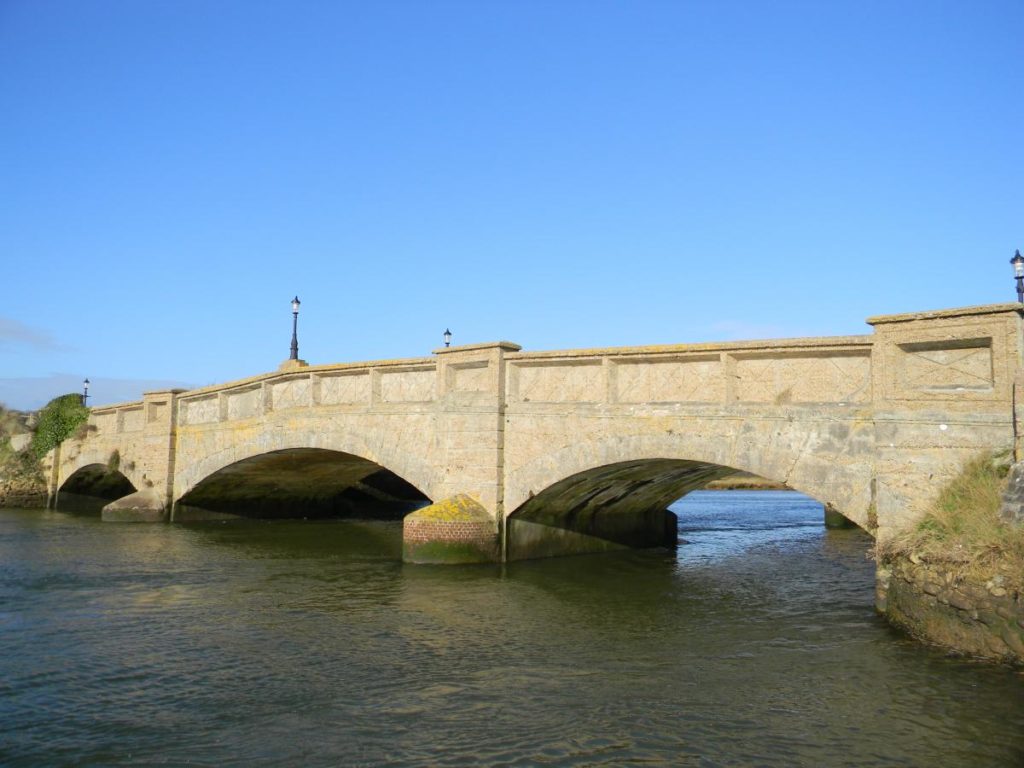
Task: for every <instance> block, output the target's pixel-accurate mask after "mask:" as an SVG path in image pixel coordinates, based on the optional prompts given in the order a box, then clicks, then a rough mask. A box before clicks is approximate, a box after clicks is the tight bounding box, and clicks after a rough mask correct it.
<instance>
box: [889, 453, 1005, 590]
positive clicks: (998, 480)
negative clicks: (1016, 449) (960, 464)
mask: <svg viewBox="0 0 1024 768" xmlns="http://www.w3.org/2000/svg"><path fill="white" fill-rule="evenodd" d="M1008 473H1009V460H1008V458H1007V457H1006V455H1005V454H1004V455H1002V456H997V455H993V454H992V453H986V454H983V455H980V456H978V457H976V458H975V459H973V460H972V461H970V462H968V463H967V464H966V465H965V466H964V468H963V470H962V471H961V473H960V474H959V475H958V476H957V477H955V478H954V479H953V480H952V481H951V482H950V483H949V484H948V485H947V486H946V487H945V488H943V489H942V491H941V492H940V494H939V497H938V499H936V501H935V504H934V505H933V507H932V509H931V510H929V512H928V513H927V514H926V515H925V516H924V517H923V518H922V519H921V521H920V522H919V523H918V524H917V525H916V526H915V527H914V528H912V529H910V530H908V531H906V532H904V533H903V534H902V535H898V536H896V537H894V538H892V539H890V540H889V541H887V542H885V543H884V544H882V545H880V546H879V549H878V555H879V558H880V559H881V560H883V561H884V560H888V559H892V558H895V557H899V556H904V557H907V558H909V559H910V560H911V561H912V562H928V563H933V564H937V565H942V566H943V567H945V568H946V569H947V570H949V571H951V572H953V573H957V574H960V575H962V576H964V577H967V578H971V579H973V580H976V581H977V580H980V581H986V580H988V579H991V578H993V577H995V576H1002V580H1003V581H1004V582H1005V584H1006V586H1007V587H1011V588H1014V589H1017V590H1024V525H1012V524H1009V523H1007V522H1004V521H1003V520H1002V519H1000V516H999V510H1000V507H1001V505H1002V497H1003V492H1004V491H1005V489H1006V480H1007V475H1008Z"/></svg>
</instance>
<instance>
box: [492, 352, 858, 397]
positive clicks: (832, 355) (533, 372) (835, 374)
mask: <svg viewBox="0 0 1024 768" xmlns="http://www.w3.org/2000/svg"><path fill="white" fill-rule="evenodd" d="M872 346H873V337H871V336H844V337H832V338H819V339H782V340H773V341H769V342H733V343H718V344H685V345H672V346H660V347H625V348H612V349H589V350H573V351H571V352H516V353H512V354H510V355H508V356H507V358H506V365H507V366H508V388H507V392H508V403H509V404H510V405H514V404H520V403H605V404H613V403H622V404H641V403H647V404H655V403H689V404H694V405H711V404H717V405H730V404H737V403H750V404H759V405H764V404H774V405H783V404H800V403H808V404H810V403H814V404H821V403H841V404H858V403H864V402H867V401H870V399H871V353H872Z"/></svg>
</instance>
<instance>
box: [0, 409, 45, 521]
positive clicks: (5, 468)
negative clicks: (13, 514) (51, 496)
mask: <svg viewBox="0 0 1024 768" xmlns="http://www.w3.org/2000/svg"><path fill="white" fill-rule="evenodd" d="M30 417H31V414H25V413H21V412H18V411H11V410H8V409H6V408H4V407H3V406H0V507H41V506H45V504H46V483H45V482H44V480H43V472H42V469H41V468H40V466H39V461H38V460H37V459H36V456H35V454H34V453H32V452H31V451H29V450H27V449H28V447H29V443H30V441H31V439H32V433H31V430H30V427H29V423H30V422H29V419H30Z"/></svg>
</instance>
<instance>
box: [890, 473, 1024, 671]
mask: <svg viewBox="0 0 1024 768" xmlns="http://www.w3.org/2000/svg"><path fill="white" fill-rule="evenodd" d="M1008 474H1009V475H1010V477H1011V478H1013V481H1012V482H1011V483H1010V488H1009V490H1007V484H1008V483H1007V476H1008ZM1022 489H1024V464H1018V465H1015V466H1014V468H1013V471H1012V472H1010V467H1009V464H1008V459H1007V458H1006V457H998V456H991V455H986V456H981V457H978V458H977V459H975V460H974V461H972V462H970V463H968V464H967V465H966V466H965V467H964V470H963V472H962V473H961V475H960V476H959V477H957V478H956V479H954V480H953V482H952V483H950V485H949V486H947V487H946V488H945V489H943V491H942V493H941V494H940V496H939V498H938V500H937V501H936V504H935V506H934V508H933V509H932V510H931V511H930V512H929V513H928V514H927V515H926V516H925V517H924V518H923V519H922V520H921V522H920V523H918V525H917V526H916V527H915V528H914V529H912V530H911V531H908V532H906V533H904V534H903V535H902V536H899V537H896V538H895V539H893V540H891V541H888V542H886V543H884V544H883V545H880V546H879V547H878V548H877V561H878V566H877V573H876V607H877V608H878V610H879V611H880V612H881V613H882V614H883V615H884V616H885V617H886V618H887V619H888V620H889V621H890V622H891V623H892V624H893V625H895V626H897V627H900V628H901V629H903V630H905V631H907V632H908V633H909V634H911V635H913V636H914V637H916V638H918V639H919V640H922V641H924V642H926V643H930V644H932V645H937V646H940V647H943V648H946V649H947V650H950V651H953V652H956V653H960V654H965V655H969V656H975V657H980V658H985V659H989V660H994V661H1001V662H1007V663H1012V664H1016V665H1021V666H1024V525H1022V524H1021V522H1020V521H1019V509H1020V500H1019V498H1018V496H1019V495H1020V494H1021V492H1022Z"/></svg>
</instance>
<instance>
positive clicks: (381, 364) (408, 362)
mask: <svg viewBox="0 0 1024 768" xmlns="http://www.w3.org/2000/svg"><path fill="white" fill-rule="evenodd" d="M436 365H437V361H436V360H434V358H432V357H408V358H398V359H394V360H373V361H370V362H365V363H325V364H323V365H308V366H305V367H302V368H295V369H293V370H288V371H271V372H270V373H261V374H257V375H256V376H250V377H248V378H245V379H237V380H235V381H228V382H225V383H223V384H211V385H209V386H207V387H199V388H197V389H189V390H187V391H186V392H184V393H183V394H182V395H181V397H180V398H179V399H181V400H187V399H191V398H193V397H200V396H202V395H209V394H212V393H214V392H223V391H225V390H229V389H238V388H241V387H246V386H249V385H252V384H260V383H262V382H264V381H272V380H274V379H296V378H303V377H306V376H308V375H309V374H311V373H334V372H337V371H369V370H371V369H379V368H397V369H398V370H403V369H407V368H411V369H415V368H424V369H430V368H433V367H434V366H436Z"/></svg>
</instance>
